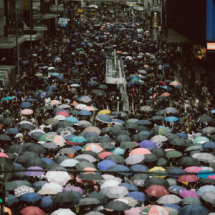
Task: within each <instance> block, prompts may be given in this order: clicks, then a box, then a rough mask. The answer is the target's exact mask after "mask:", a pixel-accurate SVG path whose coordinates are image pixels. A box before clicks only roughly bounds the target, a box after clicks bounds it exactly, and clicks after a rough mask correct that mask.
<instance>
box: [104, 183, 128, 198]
mask: <svg viewBox="0 0 215 215" xmlns="http://www.w3.org/2000/svg"><path fill="white" fill-rule="evenodd" d="M128 193H129V192H128V189H127V188H126V187H123V186H122V187H112V188H110V189H108V192H107V197H108V198H112V199H115V198H121V197H124V196H125V195H127V194H128Z"/></svg>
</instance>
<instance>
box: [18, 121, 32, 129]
mask: <svg viewBox="0 0 215 215" xmlns="http://www.w3.org/2000/svg"><path fill="white" fill-rule="evenodd" d="M20 128H24V129H26V130H32V129H34V125H32V124H30V123H22V124H20Z"/></svg>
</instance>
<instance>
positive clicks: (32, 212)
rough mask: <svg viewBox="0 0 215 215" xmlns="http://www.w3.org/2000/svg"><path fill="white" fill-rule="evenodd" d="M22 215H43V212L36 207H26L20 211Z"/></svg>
mask: <svg viewBox="0 0 215 215" xmlns="http://www.w3.org/2000/svg"><path fill="white" fill-rule="evenodd" d="M20 213H21V214H23V215H45V212H44V211H42V210H41V209H40V208H38V207H34V206H27V207H25V208H23V209H22V210H21V211H20Z"/></svg>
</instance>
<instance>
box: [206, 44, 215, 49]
mask: <svg viewBox="0 0 215 215" xmlns="http://www.w3.org/2000/svg"><path fill="white" fill-rule="evenodd" d="M207 50H211V51H215V42H208V43H207Z"/></svg>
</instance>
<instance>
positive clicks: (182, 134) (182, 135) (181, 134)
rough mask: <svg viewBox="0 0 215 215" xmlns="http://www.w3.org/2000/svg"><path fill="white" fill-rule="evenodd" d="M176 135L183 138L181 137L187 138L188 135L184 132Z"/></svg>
mask: <svg viewBox="0 0 215 215" xmlns="http://www.w3.org/2000/svg"><path fill="white" fill-rule="evenodd" d="M177 135H178V136H179V137H181V138H183V139H186V138H188V135H187V134H185V133H177Z"/></svg>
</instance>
